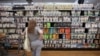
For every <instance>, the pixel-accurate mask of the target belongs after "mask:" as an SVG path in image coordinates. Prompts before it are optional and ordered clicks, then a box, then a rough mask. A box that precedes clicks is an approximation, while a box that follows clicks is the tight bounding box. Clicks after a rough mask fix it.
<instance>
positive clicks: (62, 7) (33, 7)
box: [0, 3, 94, 10]
mask: <svg viewBox="0 0 100 56" xmlns="http://www.w3.org/2000/svg"><path fill="white" fill-rule="evenodd" d="M93 7H94V6H93V4H67V3H66V4H57V3H54V4H53V3H52V4H49V3H40V5H38V4H36V3H34V4H33V5H27V6H25V5H20V7H19V9H25V10H37V9H38V10H40V9H49V10H55V9H56V10H58V9H59V10H66V9H67V10H72V9H74V10H85V9H88V10H91V9H92V8H93ZM12 9H18V6H0V10H12Z"/></svg>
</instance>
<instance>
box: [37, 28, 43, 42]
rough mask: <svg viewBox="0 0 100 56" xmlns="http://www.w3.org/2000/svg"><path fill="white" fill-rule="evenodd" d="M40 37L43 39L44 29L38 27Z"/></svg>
mask: <svg viewBox="0 0 100 56" xmlns="http://www.w3.org/2000/svg"><path fill="white" fill-rule="evenodd" d="M38 32H39V39H40V40H43V30H42V29H40V28H39V27H38Z"/></svg>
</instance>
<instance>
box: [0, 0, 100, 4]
mask: <svg viewBox="0 0 100 56" xmlns="http://www.w3.org/2000/svg"><path fill="white" fill-rule="evenodd" d="M75 1H77V0H33V2H67V3H75ZM24 2H26V0H0V3H24ZM84 3H93V4H96V3H100V0H85V2H84Z"/></svg>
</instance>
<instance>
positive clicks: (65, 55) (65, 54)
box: [9, 51, 100, 56]
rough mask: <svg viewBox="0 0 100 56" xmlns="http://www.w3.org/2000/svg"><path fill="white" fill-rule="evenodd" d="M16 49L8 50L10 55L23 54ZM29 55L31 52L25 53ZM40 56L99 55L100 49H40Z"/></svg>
mask: <svg viewBox="0 0 100 56" xmlns="http://www.w3.org/2000/svg"><path fill="white" fill-rule="evenodd" d="M16 53H17V51H9V54H10V56H12V54H13V55H18V56H23V55H22V53H23V52H22V51H20V52H19V54H16ZM26 54H27V56H31V52H27V53H26ZM41 56H100V51H42V52H41Z"/></svg>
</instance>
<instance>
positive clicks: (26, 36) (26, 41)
mask: <svg viewBox="0 0 100 56" xmlns="http://www.w3.org/2000/svg"><path fill="white" fill-rule="evenodd" d="M23 48H24V50H25V51H27V52H31V46H30V41H29V38H28V33H27V28H26V29H25V40H24V45H23Z"/></svg>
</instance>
